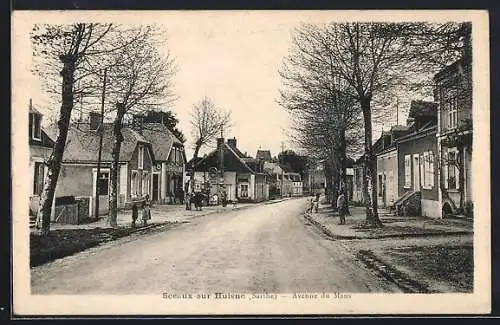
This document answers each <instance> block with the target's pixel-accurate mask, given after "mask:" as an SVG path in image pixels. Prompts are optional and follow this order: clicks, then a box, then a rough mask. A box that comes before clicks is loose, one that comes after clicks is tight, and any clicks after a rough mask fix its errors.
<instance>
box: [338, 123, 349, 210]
mask: <svg viewBox="0 0 500 325" xmlns="http://www.w3.org/2000/svg"><path fill="white" fill-rule="evenodd" d="M346 150H347V145H346V138H345V130H341V131H340V152H339V153H340V157H341V160H340V166H341V168H340V171H341V180H340V182H341V188H342V189H343V190H344V197H345V202H346V212H347V213H349V193H348V191H347V166H346V165H347V154H346Z"/></svg>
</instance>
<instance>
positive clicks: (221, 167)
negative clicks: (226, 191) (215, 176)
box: [217, 127, 224, 196]
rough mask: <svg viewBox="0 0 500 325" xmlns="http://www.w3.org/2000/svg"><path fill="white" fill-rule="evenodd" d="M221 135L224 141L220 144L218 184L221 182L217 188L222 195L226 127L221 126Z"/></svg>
mask: <svg viewBox="0 0 500 325" xmlns="http://www.w3.org/2000/svg"><path fill="white" fill-rule="evenodd" d="M220 137H221V139H222V140H221V141H222V144H221V146H220V153H219V154H220V179H219V181H218V182H217V184H219V185H218V186H217V189H218V190H219V191H218V192H219V193H218V196H220V193H221V192H222V191H221V185H222V184H224V128H223V127H221V129H220Z"/></svg>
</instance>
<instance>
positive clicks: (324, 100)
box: [279, 30, 362, 207]
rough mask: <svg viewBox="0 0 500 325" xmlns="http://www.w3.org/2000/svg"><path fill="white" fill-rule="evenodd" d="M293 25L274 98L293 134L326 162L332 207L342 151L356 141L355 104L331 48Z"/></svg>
mask: <svg viewBox="0 0 500 325" xmlns="http://www.w3.org/2000/svg"><path fill="white" fill-rule="evenodd" d="M303 36H304V34H302V33H301V31H300V30H298V31H297V32H296V33H295V34H294V37H293V40H292V48H291V50H290V53H289V55H288V56H287V57H286V58H285V61H284V64H283V66H282V68H281V69H280V76H281V80H282V83H283V85H284V86H283V88H282V89H281V91H280V100H279V103H280V105H281V106H283V107H284V108H285V109H287V110H288V111H289V112H290V113H291V115H292V120H293V122H294V125H293V127H292V131H293V134H292V139H293V141H294V142H295V143H296V144H298V146H299V147H301V148H303V149H305V150H307V152H308V153H309V154H310V155H311V156H313V157H317V159H320V160H323V161H324V162H325V166H324V167H325V168H324V170H325V176H326V178H327V188H326V194H327V201H329V202H330V203H332V205H333V206H334V207H336V206H335V202H336V197H337V192H338V190H340V189H341V188H345V186H346V183H347V173H346V162H347V151H348V150H349V149H351V147H355V146H356V145H357V144H359V141H357V140H358V139H359V134H357V131H359V130H360V129H361V127H362V124H361V123H360V116H361V115H360V107H359V105H358V104H357V101H356V97H355V96H354V95H353V94H352V93H351V91H350V89H349V87H347V85H346V84H345V83H344V82H342V79H340V78H339V74H338V73H337V71H336V69H334V66H333V62H334V60H333V58H332V56H331V53H330V52H328V51H323V49H322V48H321V46H319V45H320V44H317V43H314V42H311V41H309V40H307V39H306V38H304V37H303Z"/></svg>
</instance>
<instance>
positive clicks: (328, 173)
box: [325, 161, 333, 204]
mask: <svg viewBox="0 0 500 325" xmlns="http://www.w3.org/2000/svg"><path fill="white" fill-rule="evenodd" d="M325 180H326V187H325V198H326V202H327V203H330V204H331V203H332V202H333V166H332V164H331V162H329V161H326V162H325Z"/></svg>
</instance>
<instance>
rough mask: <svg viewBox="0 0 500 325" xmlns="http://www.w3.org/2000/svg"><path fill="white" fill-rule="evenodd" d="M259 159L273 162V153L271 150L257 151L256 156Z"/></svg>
mask: <svg viewBox="0 0 500 325" xmlns="http://www.w3.org/2000/svg"><path fill="white" fill-rule="evenodd" d="M255 158H257V159H264V160H267V161H269V160H271V151H269V150H257V154H256V155H255Z"/></svg>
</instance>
